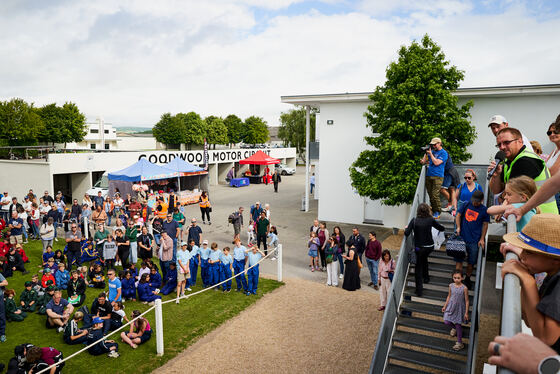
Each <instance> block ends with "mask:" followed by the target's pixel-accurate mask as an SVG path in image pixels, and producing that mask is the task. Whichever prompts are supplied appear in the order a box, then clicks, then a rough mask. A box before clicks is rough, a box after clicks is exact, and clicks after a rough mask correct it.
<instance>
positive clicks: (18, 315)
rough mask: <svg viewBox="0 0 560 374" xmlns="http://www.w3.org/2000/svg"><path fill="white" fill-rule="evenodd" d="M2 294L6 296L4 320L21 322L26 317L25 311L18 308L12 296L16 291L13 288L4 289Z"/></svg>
mask: <svg viewBox="0 0 560 374" xmlns="http://www.w3.org/2000/svg"><path fill="white" fill-rule="evenodd" d="M4 295H5V296H6V302H5V309H6V320H8V321H12V322H21V321H23V320H24V319H25V317H27V313H25V312H24V311H23V310H21V308H18V306H17V305H16V302H15V300H14V297H15V296H16V291H14V290H6V291H4Z"/></svg>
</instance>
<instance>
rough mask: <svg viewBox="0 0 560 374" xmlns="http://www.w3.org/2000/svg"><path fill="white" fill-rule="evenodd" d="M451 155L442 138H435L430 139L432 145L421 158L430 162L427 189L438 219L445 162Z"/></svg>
mask: <svg viewBox="0 0 560 374" xmlns="http://www.w3.org/2000/svg"><path fill="white" fill-rule="evenodd" d="M448 157H449V155H448V154H447V151H446V150H445V149H443V146H442V144H441V139H440V138H433V139H432V140H431V141H430V147H429V148H428V149H427V150H426V154H425V155H424V157H423V158H422V159H421V160H420V163H421V164H428V171H427V172H426V190H427V191H428V195H429V196H430V204H431V205H432V212H433V213H434V218H435V219H438V218H439V216H440V214H441V200H440V197H439V192H440V189H441V185H442V183H443V175H444V173H445V163H446V161H447V158H448Z"/></svg>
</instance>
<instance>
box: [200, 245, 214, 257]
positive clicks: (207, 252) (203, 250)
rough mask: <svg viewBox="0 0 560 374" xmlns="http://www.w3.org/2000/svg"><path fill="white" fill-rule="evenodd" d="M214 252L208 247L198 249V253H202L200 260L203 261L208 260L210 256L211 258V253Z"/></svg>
mask: <svg viewBox="0 0 560 374" xmlns="http://www.w3.org/2000/svg"><path fill="white" fill-rule="evenodd" d="M211 251H212V250H211V249H210V248H208V247H206V248H204V247H200V248H198V253H200V259H201V260H208V256H210V252H211Z"/></svg>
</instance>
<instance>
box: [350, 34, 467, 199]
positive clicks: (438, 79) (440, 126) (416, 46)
mask: <svg viewBox="0 0 560 374" xmlns="http://www.w3.org/2000/svg"><path fill="white" fill-rule="evenodd" d="M463 78H464V72H463V71H461V70H459V69H458V68H457V67H455V66H451V65H450V63H449V61H446V60H445V55H444V53H443V52H442V51H441V48H440V47H439V46H438V45H437V44H436V43H435V42H434V41H432V40H431V39H430V37H429V36H428V35H425V36H424V37H423V38H422V41H421V42H420V43H418V42H416V41H414V42H413V43H412V44H411V45H410V46H408V47H406V46H402V47H401V48H400V50H399V58H398V61H396V62H392V63H391V64H390V65H389V67H388V68H387V71H386V79H387V80H386V82H385V84H384V85H383V86H378V87H377V88H376V89H375V92H374V93H373V94H372V95H370V99H371V101H372V103H371V105H370V106H369V107H368V111H367V112H366V113H365V114H364V116H365V117H366V120H367V126H368V127H369V128H370V129H371V131H372V133H373V134H372V136H367V137H365V140H366V142H367V144H368V145H370V146H372V148H373V149H368V150H365V151H362V152H361V153H360V156H359V157H358V159H357V160H356V161H355V162H354V163H353V164H352V166H351V167H350V178H351V180H352V186H353V187H354V188H355V189H356V190H357V191H358V193H359V194H360V195H361V196H367V197H369V198H370V199H382V200H383V203H384V204H387V205H400V204H410V203H411V202H412V200H413V198H414V191H415V189H416V183H417V181H418V175H419V173H420V170H421V167H422V166H421V165H420V163H419V160H420V158H421V157H422V156H423V154H424V152H423V151H422V150H421V149H420V147H421V146H424V145H426V144H427V143H429V142H430V140H431V138H433V137H440V138H441V139H442V143H443V147H444V149H446V150H447V151H448V152H449V154H450V155H451V156H452V158H453V161H454V162H456V163H459V162H462V161H466V160H468V159H469V158H470V157H471V154H469V153H468V152H467V150H466V149H467V147H468V146H469V145H471V144H472V143H473V142H474V140H475V138H476V131H475V128H474V126H472V125H471V124H470V121H469V118H470V114H469V110H470V108H471V107H472V105H473V103H472V101H469V102H467V103H466V104H464V105H462V106H458V99H457V97H456V96H454V95H453V91H455V90H456V89H457V88H458V87H459V82H461V81H462V80H463Z"/></svg>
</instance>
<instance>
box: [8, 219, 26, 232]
mask: <svg viewBox="0 0 560 374" xmlns="http://www.w3.org/2000/svg"><path fill="white" fill-rule="evenodd" d="M8 224H9V225H23V220H22V219H21V218H10V220H9V221H8ZM10 232H11V234H12V235H14V236H15V235H21V234H22V232H23V226H21V227H20V228H16V227H14V228H13V229H11V230H10Z"/></svg>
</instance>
